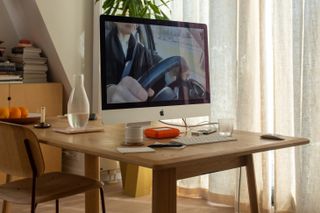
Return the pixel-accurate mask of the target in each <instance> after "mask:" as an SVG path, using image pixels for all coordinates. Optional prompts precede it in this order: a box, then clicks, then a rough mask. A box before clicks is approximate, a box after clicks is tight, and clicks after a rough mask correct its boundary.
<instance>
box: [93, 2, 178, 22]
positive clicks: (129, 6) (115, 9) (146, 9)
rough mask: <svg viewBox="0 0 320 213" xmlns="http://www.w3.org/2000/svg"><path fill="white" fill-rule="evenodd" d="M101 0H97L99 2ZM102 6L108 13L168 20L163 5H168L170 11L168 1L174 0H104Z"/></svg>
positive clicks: (105, 12)
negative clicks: (162, 8)
mask: <svg viewBox="0 0 320 213" xmlns="http://www.w3.org/2000/svg"><path fill="white" fill-rule="evenodd" d="M98 1H99V0H96V2H98ZM102 1H103V3H102V8H103V10H104V14H106V15H119V16H130V17H140V18H153V19H163V20H168V19H169V18H168V16H167V15H166V14H165V12H164V11H163V10H161V7H166V8H168V10H169V11H170V8H169V6H168V3H169V2H171V1H172V0H159V2H160V3H159V4H157V3H156V1H155V0H102Z"/></svg>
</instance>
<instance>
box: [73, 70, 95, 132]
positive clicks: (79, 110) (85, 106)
mask: <svg viewBox="0 0 320 213" xmlns="http://www.w3.org/2000/svg"><path fill="white" fill-rule="evenodd" d="M73 81H74V82H73V83H74V86H73V88H72V91H71V94H70V97H69V101H68V122H69V125H70V127H72V128H85V127H86V126H87V124H88V120H89V111H90V105H89V100H88V96H87V93H86V90H85V89H84V77H83V74H75V75H73Z"/></svg>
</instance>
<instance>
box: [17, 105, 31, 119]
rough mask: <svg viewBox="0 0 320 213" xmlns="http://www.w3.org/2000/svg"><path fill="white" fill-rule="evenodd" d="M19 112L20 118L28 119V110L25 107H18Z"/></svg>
mask: <svg viewBox="0 0 320 213" xmlns="http://www.w3.org/2000/svg"><path fill="white" fill-rule="evenodd" d="M19 109H20V111H21V118H26V117H28V114H29V110H28V109H27V108H26V107H23V106H22V107H19Z"/></svg>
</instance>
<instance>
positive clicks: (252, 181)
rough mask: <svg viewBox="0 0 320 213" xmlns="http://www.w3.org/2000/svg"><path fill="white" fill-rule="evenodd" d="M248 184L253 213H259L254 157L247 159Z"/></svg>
mask: <svg viewBox="0 0 320 213" xmlns="http://www.w3.org/2000/svg"><path fill="white" fill-rule="evenodd" d="M246 169H247V182H248V191H249V199H250V208H251V212H252V213H259V207H258V198H257V187H256V178H255V174H254V165H253V155H252V154H251V155H248V157H247V165H246Z"/></svg>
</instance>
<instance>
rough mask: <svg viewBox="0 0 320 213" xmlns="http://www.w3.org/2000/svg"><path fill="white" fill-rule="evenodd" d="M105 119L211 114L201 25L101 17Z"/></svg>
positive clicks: (118, 120)
mask: <svg viewBox="0 0 320 213" xmlns="http://www.w3.org/2000/svg"><path fill="white" fill-rule="evenodd" d="M100 47H101V48H100V50H101V95H102V101H101V103H102V119H103V122H104V123H135V122H145V121H154V120H161V119H171V118H186V117H195V116H205V115H209V114H210V86H209V63H208V39H207V27H206V25H205V24H198V23H188V22H177V21H164V20H151V19H141V18H132V17H120V16H108V15H101V16H100Z"/></svg>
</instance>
